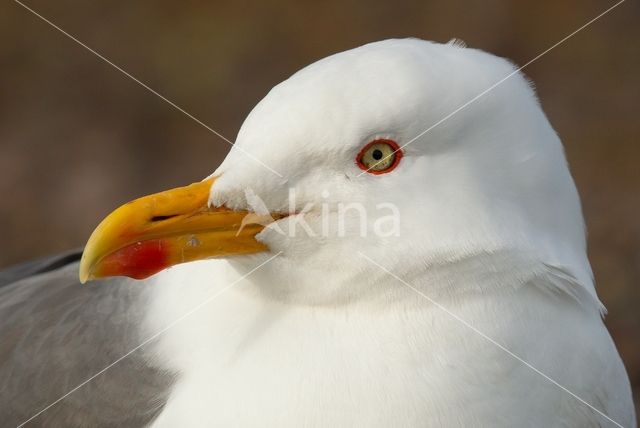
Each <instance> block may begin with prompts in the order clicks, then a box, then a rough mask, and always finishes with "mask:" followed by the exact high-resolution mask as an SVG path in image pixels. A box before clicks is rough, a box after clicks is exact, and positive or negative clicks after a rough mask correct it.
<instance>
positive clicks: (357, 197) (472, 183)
mask: <svg viewBox="0 0 640 428" xmlns="http://www.w3.org/2000/svg"><path fill="white" fill-rule="evenodd" d="M511 74H513V75H512V76H511V77H509V78H507V79H506V80H504V81H503V82H502V83H500V84H498V85H497V86H495V87H494V88H493V89H491V90H489V91H486V90H487V89H488V88H490V87H491V86H492V85H494V84H496V83H497V82H499V81H501V80H502V79H504V78H505V77H507V76H509V75H511ZM484 91H486V93H484V94H483V92H484ZM480 94H483V95H481V96H479V97H478V98H477V99H475V100H474V101H472V102H470V101H471V100H473V99H474V98H475V97H477V96H478V95H480ZM463 106H464V107H463ZM461 107H462V108H461ZM453 112H455V113H453ZM452 113H453V114H452ZM444 118H446V119H445V120H443V119H444ZM427 129H429V130H428V131H427V132H424V131H425V130H427ZM416 137H417V138H416ZM380 138H384V139H390V140H393V141H395V142H397V144H398V145H399V146H401V147H402V148H401V151H402V155H403V156H402V158H401V160H400V162H399V164H398V165H397V167H396V168H395V169H394V170H393V171H391V172H389V173H386V174H381V175H374V174H371V173H368V172H364V171H363V170H362V169H360V168H359V167H358V165H357V164H356V157H357V156H358V153H359V152H360V150H361V149H362V148H363V147H365V146H366V145H367V144H368V143H369V142H371V141H373V140H376V139H380ZM247 153H249V154H250V155H251V156H252V157H254V158H255V159H259V160H260V161H261V162H263V163H264V164H266V165H268V166H269V167H270V168H272V169H273V170H275V171H277V172H279V173H280V174H281V175H282V177H279V176H278V175H276V174H275V173H273V172H270V171H269V170H268V169H266V168H265V167H264V166H263V165H261V164H260V163H258V162H256V161H254V160H252V159H250V158H249V157H247ZM214 176H218V180H217V182H216V185H215V186H213V188H212V192H211V203H212V204H213V205H216V206H219V205H225V206H228V207H230V208H234V209H239V208H240V209H242V208H249V207H248V206H247V200H246V197H245V193H246V192H245V189H247V188H250V189H252V191H253V192H255V193H256V194H257V195H258V196H259V197H260V198H261V199H262V200H263V201H264V203H265V204H266V207H267V208H268V209H269V210H270V211H272V212H288V211H289V207H290V203H291V201H290V200H289V197H290V191H289V189H293V190H294V192H295V199H296V200H295V209H296V210H297V211H300V210H302V209H303V208H304V207H305V206H307V205H309V204H311V205H312V207H311V209H310V210H309V211H307V213H306V214H303V215H304V216H305V219H304V220H305V221H306V223H307V224H308V225H309V226H310V227H311V228H312V229H313V230H314V231H315V232H316V235H319V236H316V237H310V236H309V234H308V233H307V232H306V231H305V230H304V229H303V228H301V227H300V224H299V223H297V226H295V227H298V229H300V230H296V233H294V234H292V233H290V231H289V230H288V228H289V227H292V225H293V224H296V222H295V221H294V218H292V217H288V218H285V219H282V220H280V221H278V222H277V223H276V224H278V226H279V227H280V228H281V229H283V230H284V231H285V233H284V234H283V233H278V232H277V231H275V230H274V228H273V227H272V226H273V225H272V226H269V227H267V228H266V229H265V230H264V231H263V232H262V233H261V234H260V235H258V239H260V240H261V241H263V242H264V243H266V244H267V245H268V247H269V248H270V249H271V251H272V252H275V251H282V255H281V257H280V258H279V260H276V261H274V263H270V265H271V269H270V268H269V267H266V271H271V272H282V273H284V274H285V275H287V276H288V277H289V278H292V277H295V278H296V280H295V281H292V283H293V284H297V285H294V286H293V288H292V287H286V290H280V291H285V292H286V293H287V294H290V293H291V292H293V293H299V292H300V283H301V282H302V283H304V282H305V281H304V278H305V277H314V278H318V275H313V274H312V273H313V272H315V273H322V275H321V276H320V277H323V278H325V279H326V281H323V283H322V284H311V285H310V287H311V288H313V289H314V292H319V291H318V289H317V287H322V289H323V290H324V291H323V292H322V293H323V295H324V297H329V296H330V295H332V294H334V293H338V294H340V293H341V292H344V293H347V294H349V295H351V294H353V290H351V291H349V290H341V288H343V286H342V285H340V286H339V287H338V289H334V288H333V287H332V286H331V285H328V284H331V283H332V278H339V277H340V276H343V277H344V278H345V279H346V280H348V279H349V278H350V277H351V275H353V274H354V273H355V272H357V275H369V276H370V277H371V278H374V277H376V275H375V274H374V273H373V272H375V271H376V270H378V271H379V268H378V267H376V266H375V265H372V264H371V263H370V261H368V260H367V259H366V258H364V257H362V256H360V255H359V254H358V252H362V253H363V254H365V255H367V256H368V257H370V258H372V259H374V260H376V261H378V262H379V263H380V264H382V265H384V266H385V267H386V268H388V269H389V270H391V271H393V272H394V273H396V274H397V275H400V276H402V275H405V274H411V272H412V271H414V270H415V269H428V268H429V266H433V265H443V264H448V263H452V262H454V261H455V260H458V259H464V258H466V257H471V256H476V255H487V254H489V253H496V252H500V253H504V252H511V253H513V254H514V257H516V255H519V256H521V257H524V258H525V259H527V262H529V263H534V264H538V265H539V267H540V268H541V269H542V268H543V266H545V265H546V266H553V267H556V268H558V269H561V270H562V271H564V272H565V273H568V274H569V275H571V276H573V277H574V278H575V279H576V280H577V282H579V283H580V284H581V285H582V286H584V287H586V289H587V290H589V291H593V286H592V280H591V272H590V268H589V264H588V261H587V258H586V251H585V238H584V225H583V219H582V214H581V209H580V203H579V198H578V195H577V192H576V189H575V186H574V183H573V180H572V178H571V176H570V174H569V171H568V168H567V165H566V161H565V157H564V154H563V149H562V145H561V143H560V140H559V139H558V137H557V135H556V133H555V132H554V130H553V129H552V128H551V126H550V125H549V122H548V121H547V119H546V117H545V115H544V113H543V112H542V110H541V108H540V105H539V103H538V101H537V99H536V97H535V94H534V92H533V89H532V87H531V85H530V84H529V82H528V81H527V80H526V79H525V77H524V76H523V75H522V74H520V73H519V72H515V68H514V66H513V64H511V63H510V62H508V61H506V60H504V59H502V58H498V57H495V56H493V55H490V54H487V53H485V52H482V51H479V50H475V49H467V48H464V47H460V46H458V45H455V44H437V43H431V42H426V41H421V40H415V39H405V40H386V41H382V42H378V43H372V44H368V45H365V46H362V47H359V48H357V49H353V50H350V51H347V52H342V53H339V54H336V55H333V56H330V57H328V58H325V59H323V60H320V61H318V62H316V63H314V64H312V65H310V66H308V67H306V68H304V69H303V70H301V71H299V72H298V73H296V74H294V75H293V76H291V77H290V78H289V79H288V80H286V81H284V82H283V83H281V84H279V85H277V86H276V87H274V88H273V89H272V90H271V91H270V92H269V94H268V95H267V96H266V97H265V98H264V99H263V100H262V101H261V102H260V103H258V105H257V106H256V107H255V108H254V110H253V111H252V112H251V114H250V115H249V116H248V118H247V119H246V121H245V123H244V125H243V126H242V128H241V130H240V132H239V134H238V138H237V141H236V147H234V148H233V149H232V150H231V152H230V153H229V155H228V156H227V158H226V159H225V161H224V162H223V163H222V165H221V166H220V167H219V168H218V169H217V170H216V172H215V173H214ZM323 192H324V193H323ZM352 202H355V203H358V204H361V205H362V206H364V207H365V208H366V210H367V213H368V216H367V217H368V219H369V224H368V230H367V233H366V236H365V237H362V236H361V233H360V232H361V231H360V223H359V222H360V220H361V217H360V216H355V215H354V216H346V217H345V216H343V215H340V216H338V215H337V210H338V205H339V204H340V203H342V204H348V203H352ZM384 203H390V204H393V206H395V207H397V209H398V212H399V222H398V226H399V227H398V233H397V234H396V235H397V236H386V237H385V236H380V234H379V233H376V231H375V230H374V228H375V224H374V223H375V221H377V220H381V218H380V217H381V216H389V215H390V214H392V211H391V209H390V208H389V209H383V208H381V207H380V206H379V204H384ZM323 206H325V207H326V206H329V207H330V211H331V213H332V215H331V219H330V221H329V224H330V227H329V229H328V230H330V231H331V232H330V233H329V234H328V236H326V235H327V234H326V233H323V232H322V231H323V230H325V231H326V230H327V229H326V223H325V225H324V227H325V229H323V224H322V222H323V221H325V222H326V221H327V220H326V219H325V220H323V216H322V215H321V214H322V212H321V207H323ZM325 210H326V208H325ZM352 211H353V212H354V213H355V211H356V210H355V209H354V210H352ZM325 214H326V211H325ZM345 218H346V220H344V219H345ZM340 221H344V222H345V227H344V230H346V231H347V232H346V236H337V235H338V233H337V228H338V227H339V222H340ZM351 221H353V223H352V224H350V222H351ZM291 235H294V236H291ZM251 259H252V260H253V257H251ZM283 265H286V266H287V269H281V268H282V267H283ZM248 266H250V265H249V264H247V267H248ZM295 270H299V271H300V274H299V275H297V276H296V275H293V274H292V271H295ZM283 282H286V283H289V282H287V281H286V280H285V281H280V283H283ZM337 282H340V281H339V280H338V281H337ZM314 287H315V288H314ZM310 291H311V290H309V289H305V291H304V292H310Z"/></svg>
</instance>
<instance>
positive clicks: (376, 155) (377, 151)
mask: <svg viewBox="0 0 640 428" xmlns="http://www.w3.org/2000/svg"><path fill="white" fill-rule="evenodd" d="M371 156H372V157H373V158H374V159H375V160H380V159H382V150H380V149H375V150H374V151H373V153H371Z"/></svg>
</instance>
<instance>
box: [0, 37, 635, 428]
mask: <svg viewBox="0 0 640 428" xmlns="http://www.w3.org/2000/svg"><path fill="white" fill-rule="evenodd" d="M487 88H490V90H487ZM79 257H80V255H79V253H77V252H76V253H69V254H65V255H62V256H59V257H57V258H53V259H47V260H44V261H41V262H34V263H31V264H27V265H23V266H21V267H19V268H18V269H14V270H13V271H10V272H8V273H5V275H4V277H0V279H1V278H5V282H8V283H7V284H5V285H3V286H2V287H1V288H0V316H1V317H2V319H3V324H4V326H3V327H0V328H1V329H2V330H0V331H1V332H2V337H3V344H2V345H0V355H2V361H3V362H2V365H0V379H1V380H2V382H3V390H4V392H2V393H0V394H1V395H0V400H1V402H2V403H3V404H2V406H1V407H2V410H0V414H2V415H3V417H4V420H8V421H11V422H15V423H16V424H20V423H24V422H25V421H27V422H29V423H33V424H36V423H39V424H48V425H50V426H51V425H57V426H93V425H107V426H142V425H147V424H148V425H150V426H152V427H156V428H160V427H163V428H164V427H201V426H211V427H214V426H216V427H223V426H224V427H227V426H238V427H254V426H260V427H262V426H278V427H300V426H309V427H328V426H331V427H390V426H394V427H418V426H420V427H424V426H428V427H440V426H442V427H468V426H482V427H512V426H521V427H528V426H536V427H538V426H563V427H608V426H619V427H633V426H635V415H634V408H633V400H632V397H631V391H630V386H629V380H628V377H627V374H626V371H625V368H624V365H623V363H622V361H621V359H620V357H619V355H618V352H617V350H616V347H615V345H614V343H613V341H612V339H611V337H610V335H609V333H608V331H607V329H606V327H605V326H604V323H603V320H602V317H603V315H604V307H603V306H602V304H601V303H600V301H599V300H598V297H597V294H596V290H595V287H594V281H593V276H592V272H591V268H590V265H589V261H588V259H587V255H586V239H585V225H584V221H583V217H582V212H581V206H580V200H579V196H578V193H577V190H576V187H575V184H574V182H573V179H572V177H571V175H570V172H569V169H568V166H567V162H566V159H565V156H564V152H563V147H562V144H561V141H560V139H559V137H558V135H557V134H556V132H555V131H554V130H553V128H552V127H551V125H550V123H549V121H548V120H547V118H546V116H545V114H544V112H543V110H542V108H541V106H540V103H539V101H538V99H537V98H536V95H535V92H534V89H533V86H532V84H531V83H530V81H529V80H527V78H526V77H525V76H524V75H523V74H522V73H521V72H520V71H519V70H518V69H517V68H516V67H515V66H514V65H513V64H512V63H511V62H509V61H508V60H505V59H503V58H499V57H496V56H494V55H491V54H489V53H486V52H483V51H480V50H477V49H471V48H467V47H465V46H464V45H462V44H461V43H459V42H453V43H445V44H440V43H434V42H429V41H423V40H417V39H402V40H399V39H394V40H385V41H380V42H375V43H371V44H367V45H364V46H361V47H358V48H355V49H352V50H349V51H345V52H342V53H338V54H335V55H332V56H329V57H327V58H324V59H322V60H319V61H318V62H316V63H314V64H312V65H309V66H307V67H305V68H303V69H302V70H300V71H298V72H297V73H295V74H294V75H292V76H291V77H290V78H289V79H287V80H285V81H284V82H282V83H280V84H278V85H277V86H275V87H274V88H273V89H272V90H271V91H270V92H269V93H268V94H267V95H266V97H265V98H264V99H262V101H260V102H259V103H258V104H257V105H256V107H255V108H254V109H253V110H252V111H251V113H250V114H249V116H248V117H247V119H246V121H245V122H244V124H243V125H242V127H241V129H240V131H239V134H238V136H237V140H236V142H235V145H234V146H233V148H232V149H231V151H230V152H229V154H228V156H227V157H226V159H225V160H224V161H223V162H222V164H221V165H220V166H219V167H218V168H217V169H216V170H215V171H214V172H213V173H212V174H211V175H210V176H209V177H207V178H206V179H204V180H203V181H200V182H197V183H194V184H192V185H189V186H186V187H181V188H176V189H172V190H168V191H165V192H161V193H157V194H154V195H150V196H144V197H142V198H140V199H137V200H134V201H132V202H130V203H128V204H125V205H123V206H122V207H120V208H117V209H116V210H115V211H114V212H113V213H111V214H109V215H108V216H107V217H106V218H105V219H104V220H103V221H102V223H100V225H99V226H98V227H97V228H96V230H95V231H94V232H93V234H92V235H91V237H90V239H89V241H88V243H87V245H86V247H85V248H84V252H83V254H82V259H81V261H80V262H78V258H79ZM78 272H79V276H80V280H81V282H86V281H95V283H90V284H88V285H86V286H82V287H81V286H80V285H79V284H78V281H77V277H76V275H77V274H78ZM124 277H129V278H135V279H129V278H124ZM6 278H8V279H6ZM5 320H6V321H5ZM89 375H91V377H89ZM85 378H88V379H87V380H85ZM69 391H71V392H69ZM60 397H62V398H60Z"/></svg>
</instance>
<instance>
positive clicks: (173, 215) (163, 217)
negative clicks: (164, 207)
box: [151, 214, 178, 223]
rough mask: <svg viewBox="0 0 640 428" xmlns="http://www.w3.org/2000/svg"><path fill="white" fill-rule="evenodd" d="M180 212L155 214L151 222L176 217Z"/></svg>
mask: <svg viewBox="0 0 640 428" xmlns="http://www.w3.org/2000/svg"><path fill="white" fill-rule="evenodd" d="M177 216H178V214H170V215H154V216H153V217H151V222H152V223H153V222H158V221H164V220H169V219H170V218H174V217H177Z"/></svg>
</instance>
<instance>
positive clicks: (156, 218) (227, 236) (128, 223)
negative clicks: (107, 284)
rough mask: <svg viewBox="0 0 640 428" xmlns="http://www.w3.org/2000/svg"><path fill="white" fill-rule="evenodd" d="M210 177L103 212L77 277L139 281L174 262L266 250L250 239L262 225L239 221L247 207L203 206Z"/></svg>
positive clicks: (210, 183)
mask: <svg viewBox="0 0 640 428" xmlns="http://www.w3.org/2000/svg"><path fill="white" fill-rule="evenodd" d="M214 181H215V179H214V178H210V179H207V180H204V181H202V182H199V183H194V184H191V185H190V186H186V187H180V188H177V189H171V190H167V191H165V192H160V193H156V194H153V195H149V196H144V197H142V198H140V199H136V200H134V201H132V202H129V203H127V204H124V205H122V206H121V207H120V208H118V209H116V210H115V211H114V212H112V213H111V214H109V215H108V216H107V218H105V219H104V220H103V221H102V223H100V225H99V226H98V227H97V228H96V230H94V232H93V233H92V234H91V237H90V238H89V242H87V245H86V247H85V249H84V252H83V254H82V260H81V261H80V281H81V282H82V283H85V282H86V281H88V280H91V279H95V278H101V277H106V276H119V275H122V276H129V277H131V278H136V279H143V278H146V277H148V276H151V275H153V274H154V273H157V272H159V271H161V270H163V269H166V268H168V267H169V266H173V265H176V264H178V263H185V262H190V261H194V260H202V259H206V258H212V257H224V256H231V255H237V254H249V253H256V252H261V251H266V250H267V249H268V248H267V247H266V246H265V245H264V244H262V243H260V242H258V241H257V240H256V239H255V235H256V234H257V233H258V232H260V231H261V230H262V229H263V228H264V226H261V225H259V224H248V225H246V226H243V224H242V220H243V218H245V216H246V215H247V214H249V213H248V212H247V211H233V210H230V209H227V208H224V207H221V208H212V207H211V208H210V207H209V206H208V201H209V192H210V189H211V186H212V185H213V183H214Z"/></svg>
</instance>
